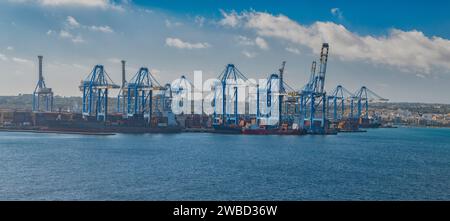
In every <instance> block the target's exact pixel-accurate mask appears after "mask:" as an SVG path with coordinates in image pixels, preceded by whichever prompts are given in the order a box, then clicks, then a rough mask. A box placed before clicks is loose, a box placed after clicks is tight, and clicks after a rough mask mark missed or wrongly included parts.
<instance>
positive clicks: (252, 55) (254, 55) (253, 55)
mask: <svg viewBox="0 0 450 221" xmlns="http://www.w3.org/2000/svg"><path fill="white" fill-rule="evenodd" d="M242 54H243V55H244V56H245V57H247V58H254V57H256V55H257V54H256V53H254V52H249V51H242Z"/></svg>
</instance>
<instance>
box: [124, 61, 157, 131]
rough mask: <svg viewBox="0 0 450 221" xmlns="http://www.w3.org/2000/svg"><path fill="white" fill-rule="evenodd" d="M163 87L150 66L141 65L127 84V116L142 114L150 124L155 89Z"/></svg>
mask: <svg viewBox="0 0 450 221" xmlns="http://www.w3.org/2000/svg"><path fill="white" fill-rule="evenodd" d="M162 88H163V87H161V85H160V84H159V82H158V81H157V80H156V78H155V77H154V76H153V75H152V74H151V73H150V71H149V70H148V68H146V67H141V68H140V69H139V71H138V72H137V73H136V74H135V75H134V76H133V78H131V80H130V81H129V82H128V83H127V86H126V94H127V112H126V113H127V116H128V117H133V116H136V115H142V116H143V117H144V119H146V120H147V123H149V124H150V122H151V119H152V113H153V103H152V102H153V91H154V90H161V89H162Z"/></svg>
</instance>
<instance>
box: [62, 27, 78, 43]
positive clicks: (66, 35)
mask: <svg viewBox="0 0 450 221" xmlns="http://www.w3.org/2000/svg"><path fill="white" fill-rule="evenodd" d="M59 37H60V38H65V39H70V40H71V41H72V42H73V43H83V42H84V39H83V37H82V36H81V35H77V36H74V35H73V34H71V33H70V32H68V31H66V30H61V31H60V32H59Z"/></svg>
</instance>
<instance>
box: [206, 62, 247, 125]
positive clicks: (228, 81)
mask: <svg viewBox="0 0 450 221" xmlns="http://www.w3.org/2000/svg"><path fill="white" fill-rule="evenodd" d="M219 79H220V85H215V86H214V100H213V102H214V113H213V118H214V122H213V124H214V125H216V126H217V125H222V126H225V127H226V126H229V125H235V126H237V125H238V124H239V115H238V103H239V101H238V87H239V84H240V83H239V81H240V80H243V81H248V79H247V77H245V75H244V74H242V73H241V72H240V71H239V70H238V69H237V68H236V67H235V65H234V64H228V65H227V66H226V67H225V69H224V70H223V71H222V73H221V74H220V75H219ZM218 88H220V89H221V95H222V96H221V101H222V113H221V116H222V117H221V120H219V118H218V113H217V110H216V109H217V105H216V104H217V100H218V99H217V97H218V93H217V89H218ZM229 101H232V102H234V105H231V104H232V103H231V102H229ZM231 106H233V109H234V110H233V111H232V113H230V112H231V110H230V107H231Z"/></svg>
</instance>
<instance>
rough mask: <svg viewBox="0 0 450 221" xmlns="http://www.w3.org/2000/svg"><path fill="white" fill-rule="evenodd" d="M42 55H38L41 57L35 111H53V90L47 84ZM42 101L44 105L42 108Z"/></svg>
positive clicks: (34, 102) (35, 92)
mask: <svg viewBox="0 0 450 221" xmlns="http://www.w3.org/2000/svg"><path fill="white" fill-rule="evenodd" d="M43 58H44V57H43V56H42V55H39V56H38V59H39V78H38V83H37V85H36V88H34V92H33V111H34V112H39V111H46V112H51V111H53V91H52V89H51V88H48V87H47V86H46V85H45V81H44V76H43V74H42V59H43ZM41 103H42V104H43V105H44V108H42V106H41Z"/></svg>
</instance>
